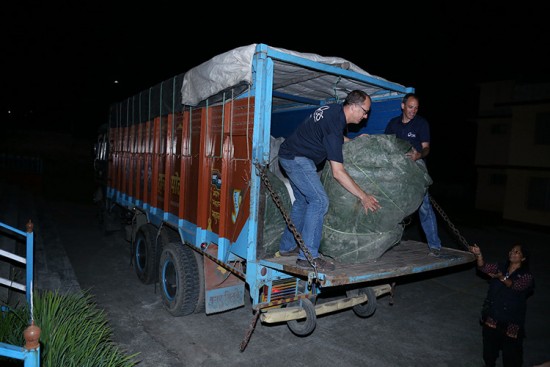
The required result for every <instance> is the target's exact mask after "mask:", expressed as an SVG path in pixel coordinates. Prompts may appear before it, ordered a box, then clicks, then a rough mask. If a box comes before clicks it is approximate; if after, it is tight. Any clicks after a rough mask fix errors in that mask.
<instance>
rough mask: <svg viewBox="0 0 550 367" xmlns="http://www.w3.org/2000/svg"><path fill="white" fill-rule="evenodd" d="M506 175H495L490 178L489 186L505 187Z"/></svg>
mask: <svg viewBox="0 0 550 367" xmlns="http://www.w3.org/2000/svg"><path fill="white" fill-rule="evenodd" d="M506 177H507V176H506V175H505V174H502V173H493V174H491V175H490V176H489V185H492V186H505V185H506Z"/></svg>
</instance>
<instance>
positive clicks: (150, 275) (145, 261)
mask: <svg viewBox="0 0 550 367" xmlns="http://www.w3.org/2000/svg"><path fill="white" fill-rule="evenodd" d="M156 237H157V231H156V228H155V227H154V226H153V225H152V224H146V225H144V226H141V228H140V229H139V230H138V233H137V234H136V240H135V242H134V246H133V250H132V256H133V259H132V262H133V264H134V270H135V272H136V275H137V276H138V278H139V280H141V282H142V283H144V284H151V283H153V282H155V281H156V280H157V279H158V278H157V276H158V253H159V251H158V246H157V238H156Z"/></svg>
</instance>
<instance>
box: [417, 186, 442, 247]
mask: <svg viewBox="0 0 550 367" xmlns="http://www.w3.org/2000/svg"><path fill="white" fill-rule="evenodd" d="M418 216H419V217H420V225H422V229H423V230H424V234H425V235H426V241H427V242H428V247H429V248H430V249H434V250H440V249H441V240H440V239H439V235H438V233H437V219H436V217H435V212H434V210H433V208H432V204H431V203H430V195H429V194H428V192H426V195H424V199H423V200H422V204H421V205H420V208H419V209H418Z"/></svg>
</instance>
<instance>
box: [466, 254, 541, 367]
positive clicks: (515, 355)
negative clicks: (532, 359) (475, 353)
mask: <svg viewBox="0 0 550 367" xmlns="http://www.w3.org/2000/svg"><path fill="white" fill-rule="evenodd" d="M469 249H470V252H472V253H473V254H474V255H475V256H476V259H477V268H478V269H479V271H481V272H483V273H485V274H487V275H489V276H490V277H491V278H492V279H491V280H490V282H489V291H488V292H487V300H486V305H487V306H488V307H487V308H486V312H485V315H484V317H483V319H482V323H483V360H484V361H485V366H486V367H494V366H495V365H496V360H497V358H498V355H499V353H500V351H501V350H502V363H503V365H504V366H505V367H521V366H522V365H523V337H524V335H525V330H524V329H525V313H526V308H527V298H528V297H529V295H530V294H531V292H532V291H533V289H534V279H533V275H532V274H531V272H530V271H529V267H528V258H529V257H528V255H529V254H528V251H527V249H526V248H525V246H523V245H520V244H515V245H514V246H513V247H512V249H511V250H510V252H508V260H507V261H506V262H502V263H488V262H485V261H484V259H483V255H482V254H481V249H480V248H479V247H478V246H477V245H474V246H470V247H469Z"/></svg>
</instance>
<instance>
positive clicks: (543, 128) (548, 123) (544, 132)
mask: <svg viewBox="0 0 550 367" xmlns="http://www.w3.org/2000/svg"><path fill="white" fill-rule="evenodd" d="M535 144H541V145H550V112H542V113H537V120H536V122H535Z"/></svg>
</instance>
